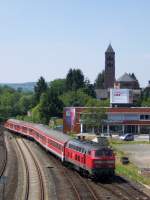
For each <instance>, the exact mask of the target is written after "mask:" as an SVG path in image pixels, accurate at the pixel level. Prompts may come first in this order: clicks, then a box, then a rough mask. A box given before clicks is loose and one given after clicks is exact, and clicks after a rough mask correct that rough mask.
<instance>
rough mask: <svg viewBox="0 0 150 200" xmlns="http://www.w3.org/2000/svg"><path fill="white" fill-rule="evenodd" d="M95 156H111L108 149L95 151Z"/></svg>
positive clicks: (110, 151)
mask: <svg viewBox="0 0 150 200" xmlns="http://www.w3.org/2000/svg"><path fill="white" fill-rule="evenodd" d="M95 156H96V157H98V156H112V150H109V149H102V150H96V151H95Z"/></svg>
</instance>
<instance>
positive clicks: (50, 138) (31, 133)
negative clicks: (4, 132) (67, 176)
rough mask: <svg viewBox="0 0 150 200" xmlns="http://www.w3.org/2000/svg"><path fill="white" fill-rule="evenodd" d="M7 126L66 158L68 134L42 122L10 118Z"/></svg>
mask: <svg viewBox="0 0 150 200" xmlns="http://www.w3.org/2000/svg"><path fill="white" fill-rule="evenodd" d="M5 128H7V129H9V130H11V131H14V132H16V133H19V134H22V135H25V136H28V137H31V138H33V139H34V140H36V141H37V142H38V143H40V144H41V145H42V146H43V147H44V148H45V149H47V150H49V151H50V152H51V153H53V154H55V155H56V156H58V157H59V158H60V159H61V160H62V161H63V160H64V146H65V144H66V142H67V141H68V140H69V139H70V137H69V136H68V135H65V134H63V133H61V132H59V133H58V132H57V131H54V130H51V129H49V128H48V127H47V126H45V125H42V124H34V123H29V122H24V121H20V120H15V119H9V120H7V122H6V123H5Z"/></svg>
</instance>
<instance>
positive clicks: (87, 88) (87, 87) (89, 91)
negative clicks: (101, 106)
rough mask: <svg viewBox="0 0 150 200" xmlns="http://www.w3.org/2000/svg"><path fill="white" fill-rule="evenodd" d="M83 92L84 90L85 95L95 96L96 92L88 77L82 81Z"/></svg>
mask: <svg viewBox="0 0 150 200" xmlns="http://www.w3.org/2000/svg"><path fill="white" fill-rule="evenodd" d="M83 92H85V93H86V94H87V95H89V96H91V97H93V98H96V93H95V90H94V85H93V84H91V83H90V80H89V79H86V80H85V82H84V88H83Z"/></svg>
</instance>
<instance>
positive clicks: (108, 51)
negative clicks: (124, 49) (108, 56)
mask: <svg viewBox="0 0 150 200" xmlns="http://www.w3.org/2000/svg"><path fill="white" fill-rule="evenodd" d="M106 53H115V52H114V50H113V48H112V46H111V43H110V44H109V45H108V48H107V50H106Z"/></svg>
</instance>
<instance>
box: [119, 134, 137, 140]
mask: <svg viewBox="0 0 150 200" xmlns="http://www.w3.org/2000/svg"><path fill="white" fill-rule="evenodd" d="M120 139H121V140H125V141H133V140H134V135H133V134H131V133H126V134H124V135H122V136H120Z"/></svg>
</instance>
